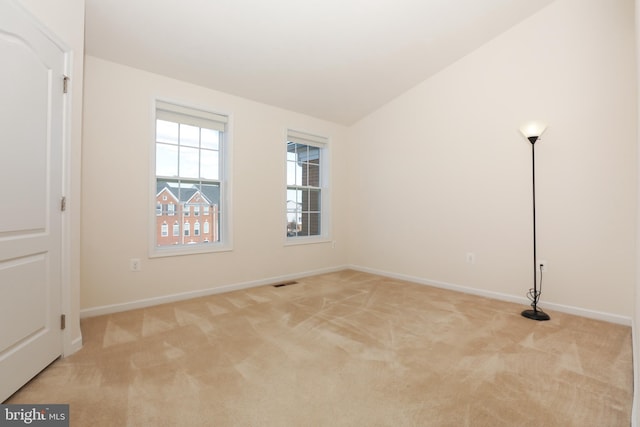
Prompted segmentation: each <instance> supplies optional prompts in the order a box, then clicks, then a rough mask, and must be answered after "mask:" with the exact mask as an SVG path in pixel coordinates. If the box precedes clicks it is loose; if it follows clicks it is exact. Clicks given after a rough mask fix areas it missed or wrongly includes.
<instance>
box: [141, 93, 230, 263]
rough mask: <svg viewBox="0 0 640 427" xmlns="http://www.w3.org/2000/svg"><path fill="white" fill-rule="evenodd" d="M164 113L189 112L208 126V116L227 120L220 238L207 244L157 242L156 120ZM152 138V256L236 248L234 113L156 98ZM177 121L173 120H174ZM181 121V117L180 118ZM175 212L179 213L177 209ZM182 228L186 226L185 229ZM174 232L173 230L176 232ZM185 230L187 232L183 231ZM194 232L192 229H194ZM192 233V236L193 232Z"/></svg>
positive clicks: (198, 123)
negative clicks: (234, 229)
mask: <svg viewBox="0 0 640 427" xmlns="http://www.w3.org/2000/svg"><path fill="white" fill-rule="evenodd" d="M159 111H161V112H162V114H161V115H160V116H161V117H162V119H163V120H166V117H167V114H169V116H170V115H171V114H172V113H173V114H175V115H176V116H175V117H176V118H177V119H180V121H182V119H183V118H184V116H188V117H190V118H191V119H193V123H187V124H192V125H195V126H199V127H208V126H207V123H208V122H207V121H208V120H215V121H218V122H226V123H225V124H224V131H223V133H222V138H221V142H220V149H219V152H220V156H221V161H220V176H219V183H220V206H219V208H218V211H219V221H220V223H219V237H220V240H219V241H218V242H211V243H207V244H206V245H193V244H189V245H188V244H183V245H170V246H161V247H158V246H157V244H156V232H157V231H156V230H157V225H156V218H157V217H156V210H155V203H156V191H157V186H156V178H157V177H156V120H157V119H158V118H159V117H158V116H159V114H158V113H159ZM150 116H151V123H150V130H151V138H150V151H149V152H150V156H149V159H150V168H149V171H150V179H149V184H150V197H149V199H150V202H149V206H150V208H149V211H150V215H149V218H150V220H149V257H151V258H157V257H167V256H181V255H190V254H200V253H211V252H225V251H231V250H233V235H232V230H233V221H232V219H233V214H232V186H231V181H230V177H231V176H232V171H231V165H232V164H233V143H232V141H233V117H232V116H231V114H228V113H224V112H219V111H215V110H212V109H211V108H209V107H204V108H203V107H201V106H192V105H188V104H184V103H181V102H176V101H173V100H168V99H161V98H156V99H153V100H152V102H151V114H150ZM170 121H173V120H170ZM176 121H177V120H176ZM175 215H176V216H178V212H177V209H176V212H175ZM181 231H182V230H181ZM172 234H173V233H172ZM180 234H181V235H182V234H184V233H183V232H181V233H180ZM190 234H191V233H190ZM189 237H191V236H189Z"/></svg>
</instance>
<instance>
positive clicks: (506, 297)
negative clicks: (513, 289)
mask: <svg viewBox="0 0 640 427" xmlns="http://www.w3.org/2000/svg"><path fill="white" fill-rule="evenodd" d="M348 268H350V269H352V270H357V271H362V272H365V273H371V274H377V275H379V276H385V277H389V278H392V279H398V280H406V281H408V282H414V283H418V284H420V285H427V286H434V287H436V288H442V289H449V290H452V291H457V292H464V293H467V294H472V295H478V296H481V297H486V298H492V299H497V300H501V301H508V302H513V303H517V304H523V305H526V306H528V305H530V303H531V302H530V301H529V300H528V299H527V298H525V297H521V296H516V295H510V294H504V293H501V292H494V291H487V290H485V289H478V288H472V287H469V286H463V285H457V284H454V283H447V282H441V281H438V280H429V279H423V278H421V277H416V276H409V275H406V274H399V273H393V272H389V271H383V270H377V269H374V268H369V267H362V266H358V265H349V266H348ZM544 308H545V309H549V310H555V311H559V312H561V313H568V314H574V315H576V316H582V317H587V318H590V319H596V320H603V321H605V322H610V323H617V324H620V325H625V326H631V325H632V322H631V318H630V317H625V316H620V315H617V314H611V313H605V312H601V311H596V310H587V309H584V308H580V307H573V306H568V305H563V304H555V303H550V302H546V301H545V303H544Z"/></svg>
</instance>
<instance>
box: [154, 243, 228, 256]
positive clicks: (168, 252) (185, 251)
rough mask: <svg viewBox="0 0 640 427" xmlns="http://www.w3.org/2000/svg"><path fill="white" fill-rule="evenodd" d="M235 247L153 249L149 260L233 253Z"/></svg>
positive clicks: (212, 246)
mask: <svg viewBox="0 0 640 427" xmlns="http://www.w3.org/2000/svg"><path fill="white" fill-rule="evenodd" d="M232 250H233V247H231V246H228V245H226V246H225V245H211V246H198V247H190V246H178V247H163V248H153V249H151V251H150V253H149V258H165V257H174V256H184V255H200V254H209V253H217V252H231V251H232Z"/></svg>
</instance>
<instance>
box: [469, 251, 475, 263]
mask: <svg viewBox="0 0 640 427" xmlns="http://www.w3.org/2000/svg"><path fill="white" fill-rule="evenodd" d="M475 263H476V254H474V253H473V252H467V264H475Z"/></svg>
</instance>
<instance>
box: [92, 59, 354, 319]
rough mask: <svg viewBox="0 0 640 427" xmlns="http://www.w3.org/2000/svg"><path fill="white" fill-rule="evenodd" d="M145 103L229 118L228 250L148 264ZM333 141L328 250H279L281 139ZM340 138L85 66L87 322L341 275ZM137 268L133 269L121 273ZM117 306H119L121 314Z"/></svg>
mask: <svg viewBox="0 0 640 427" xmlns="http://www.w3.org/2000/svg"><path fill="white" fill-rule="evenodd" d="M154 97H162V98H166V99H173V100H176V101H180V102H184V103H187V104H192V105H195V106H200V107H203V108H209V109H211V110H212V111H218V112H223V113H225V112H226V113H230V114H231V116H232V120H233V129H232V132H233V166H232V186H233V235H234V250H233V251H231V252H223V253H213V254H202V255H191V256H179V257H169V258H152V259H149V258H148V256H147V254H148V246H147V242H148V234H147V233H148V230H149V226H148V221H149V220H150V217H149V215H148V213H149V187H150V185H149V180H150V177H151V175H150V172H149V170H150V164H149V162H150V160H149V159H150V153H151V147H152V144H153V134H152V131H153V122H152V105H153V104H152V103H153V99H154ZM288 127H290V128H293V129H297V130H303V131H308V132H311V133H316V134H319V135H323V136H327V137H329V138H330V139H331V141H330V150H331V166H332V175H331V179H332V182H331V188H332V192H331V195H332V211H331V212H332V214H331V223H332V236H331V237H332V239H333V240H335V241H336V246H335V248H334V247H332V244H331V243H318V244H311V245H297V246H284V232H285V228H284V226H285V223H284V207H285V192H284V190H285V189H284V185H285V175H284V173H285V166H284V159H285V143H284V136H285V129H286V128H288ZM345 134H346V128H345V127H343V126H340V125H336V124H332V123H329V122H325V121H321V120H318V119H314V118H311V117H308V116H304V115H300V114H297V113H292V112H288V111H285V110H281V109H278V108H275V107H271V106H267V105H264V104H259V103H256V102H252V101H248V100H245V99H242V98H238V97H235V96H231V95H227V94H224V93H220V92H216V91H212V90H208V89H205V88H202V87H198V86H195V85H191V84H187V83H184V82H180V81H177V80H172V79H169V78H166V77H162V76H159V75H155V74H150V73H147V72H143V71H140V70H136V69H133V68H129V67H125V66H122V65H118V64H115V63H112V62H107V61H104V60H101V59H98V58H95V57H91V56H87V57H86V58H85V104H84V147H83V174H82V183H83V187H82V196H83V209H82V292H81V305H82V308H83V310H86V312H87V313H88V314H95V313H96V312H99V310H98V311H96V309H98V308H100V307H103V306H111V305H116V306H118V307H120V308H127V307H126V304H127V303H131V302H135V301H139V300H149V299H152V298H157V297H163V296H167V295H173V294H181V293H189V292H194V291H199V290H203V289H212V288H221V287H225V286H229V285H238V284H247V283H255V282H259V281H263V280H265V279H267V280H268V279H270V278H274V279H277V278H280V277H286V276H290V275H296V274H305V273H308V272H314V271H323V270H326V269H335V268H341V267H342V266H344V265H345V263H346V249H347V242H346V224H347V206H346V197H347V191H346V190H347V189H346V185H345V184H346V181H347V176H346V171H347V169H346V166H347V163H346V159H345V154H346V146H345V142H346V141H345V138H344V136H345ZM130 258H141V259H142V271H140V272H131V271H129V259H130ZM122 304H125V306H122Z"/></svg>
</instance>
